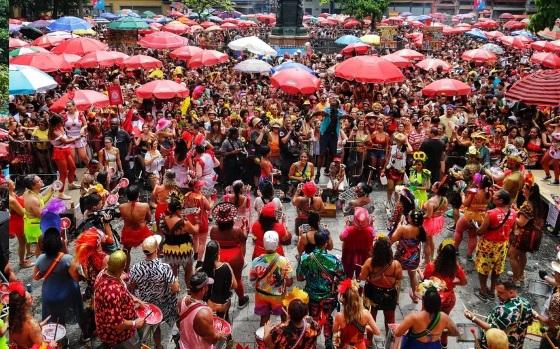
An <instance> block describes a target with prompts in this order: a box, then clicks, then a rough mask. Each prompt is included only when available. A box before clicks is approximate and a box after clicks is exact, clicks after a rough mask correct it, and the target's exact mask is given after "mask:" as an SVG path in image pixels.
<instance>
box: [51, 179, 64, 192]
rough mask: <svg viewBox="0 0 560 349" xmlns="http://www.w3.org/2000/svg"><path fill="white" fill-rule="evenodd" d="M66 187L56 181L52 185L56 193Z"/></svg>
mask: <svg viewBox="0 0 560 349" xmlns="http://www.w3.org/2000/svg"><path fill="white" fill-rule="evenodd" d="M63 187H64V183H62V182H61V181H59V180H56V181H54V182H53V183H52V188H53V190H54V191H59V190H61V189H62V188H63Z"/></svg>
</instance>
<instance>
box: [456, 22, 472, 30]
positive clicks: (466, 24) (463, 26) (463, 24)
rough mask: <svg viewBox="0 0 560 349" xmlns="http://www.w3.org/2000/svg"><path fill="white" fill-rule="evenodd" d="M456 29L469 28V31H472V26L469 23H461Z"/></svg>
mask: <svg viewBox="0 0 560 349" xmlns="http://www.w3.org/2000/svg"><path fill="white" fill-rule="evenodd" d="M455 28H467V29H471V28H472V25H470V24H468V23H459V24H457V25H456V26H455Z"/></svg>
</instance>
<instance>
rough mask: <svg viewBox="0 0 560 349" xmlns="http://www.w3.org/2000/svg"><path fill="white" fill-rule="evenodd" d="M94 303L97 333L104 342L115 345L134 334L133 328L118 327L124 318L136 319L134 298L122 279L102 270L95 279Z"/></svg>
mask: <svg viewBox="0 0 560 349" xmlns="http://www.w3.org/2000/svg"><path fill="white" fill-rule="evenodd" d="M94 304H95V326H96V333H97V337H99V339H100V340H101V341H102V342H103V343H106V344H110V345H115V344H118V343H121V342H124V341H126V340H128V339H129V338H131V337H132V336H133V335H134V332H135V331H134V330H133V329H125V330H122V331H118V330H117V329H116V327H117V326H118V325H120V324H122V323H123V321H124V320H134V319H136V310H135V309H134V300H133V298H132V296H131V295H130V293H129V292H128V290H127V289H126V286H125V284H124V283H123V282H122V280H120V279H117V278H115V277H112V276H110V275H108V274H107V272H105V271H102V272H101V273H100V274H99V277H98V278H97V280H96V281H95V294H94Z"/></svg>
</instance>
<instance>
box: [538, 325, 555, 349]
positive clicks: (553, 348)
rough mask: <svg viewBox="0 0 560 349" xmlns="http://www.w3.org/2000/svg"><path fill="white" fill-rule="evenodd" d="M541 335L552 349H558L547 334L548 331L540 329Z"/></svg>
mask: <svg viewBox="0 0 560 349" xmlns="http://www.w3.org/2000/svg"><path fill="white" fill-rule="evenodd" d="M540 331H541V333H542V334H543V336H544V338H546V340H547V341H548V344H550V347H551V348H552V349H558V347H557V346H555V345H554V343H553V342H552V339H550V337H549V336H548V333H546V329H544V328H543V327H541V328H540Z"/></svg>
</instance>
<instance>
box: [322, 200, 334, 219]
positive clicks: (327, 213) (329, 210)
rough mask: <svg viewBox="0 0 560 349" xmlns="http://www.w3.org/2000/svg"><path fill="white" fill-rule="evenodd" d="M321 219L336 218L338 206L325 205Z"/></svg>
mask: <svg viewBox="0 0 560 349" xmlns="http://www.w3.org/2000/svg"><path fill="white" fill-rule="evenodd" d="M321 217H329V218H336V204H330V203H325V207H324V208H323V211H321Z"/></svg>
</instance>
